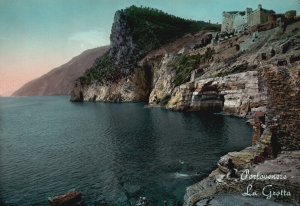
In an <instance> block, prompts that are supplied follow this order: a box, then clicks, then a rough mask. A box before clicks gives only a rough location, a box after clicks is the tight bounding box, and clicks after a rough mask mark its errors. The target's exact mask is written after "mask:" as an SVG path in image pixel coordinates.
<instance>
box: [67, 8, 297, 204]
mask: <svg viewBox="0 0 300 206" xmlns="http://www.w3.org/2000/svg"><path fill="white" fill-rule="evenodd" d="M143 12H146V13H147V15H146V17H145V18H146V19H145V18H141V19H139V18H138V17H139V16H141V14H143ZM157 12H158V13H157ZM156 15H159V16H160V18H162V17H163V19H164V21H165V23H166V22H168V21H169V20H170V18H171V19H172V18H174V17H172V16H168V15H166V14H165V13H161V12H160V11H157V10H151V9H150V10H144V9H142V8H137V7H130V8H129V9H126V10H122V11H119V12H117V13H116V16H115V20H114V24H113V27H112V35H111V49H110V51H109V52H108V53H107V54H106V55H104V56H103V57H102V58H101V59H99V60H98V61H97V62H95V64H94V66H93V67H92V68H91V69H90V70H88V71H87V72H86V73H85V75H84V76H83V77H81V78H79V79H78V80H77V82H76V84H75V86H74V88H73V91H72V95H71V100H72V101H106V102H132V101H145V102H148V103H149V105H150V106H159V107H163V108H166V109H170V110H174V111H200V112H210V113H214V112H223V113H225V114H230V115H235V116H239V117H248V118H251V119H253V121H252V123H253V127H254V133H253V141H252V142H253V146H252V147H249V148H246V149H245V150H243V151H240V152H233V153H229V154H227V155H225V156H224V157H222V158H221V160H220V161H219V164H218V168H217V169H216V170H214V171H213V172H212V173H211V174H210V175H209V177H207V178H205V179H204V180H202V181H201V182H199V183H196V184H195V185H192V186H190V187H188V188H187V192H186V195H185V197H184V202H185V203H184V204H185V205H186V206H192V205H197V203H199V205H201V204H202V203H201V201H203V200H205V199H208V198H211V197H214V196H215V195H217V194H222V193H227V192H231V193H234V194H237V195H240V194H241V193H244V191H245V188H247V186H248V185H255V187H256V188H257V189H259V190H263V188H264V187H265V186H266V185H268V184H272V185H273V189H274V190H276V191H277V192H278V191H279V190H280V189H281V188H285V189H286V190H288V191H291V194H290V196H288V197H287V196H284V197H283V196H282V195H273V196H272V198H271V199H277V200H284V201H289V202H293V203H295V202H299V198H300V196H299V194H296V193H295V191H300V188H299V185H300V184H299V182H298V181H299V179H300V177H299V172H297V170H299V160H300V157H299V149H300V139H299V138H300V89H299V88H300V87H299V86H300V85H299V84H300V81H299V79H300V78H299V77H300V61H299V60H300V30H299V28H300V21H299V18H298V17H297V18H296V17H292V18H290V17H288V16H287V17H286V19H285V20H283V18H281V20H282V21H283V22H281V21H280V22H279V23H276V24H273V23H274V22H273V23H272V22H271V23H272V26H271V27H265V26H264V25H255V28H254V27H253V28H251V30H246V27H245V28H244V29H245V30H243V32H237V33H233V34H228V33H227V34H226V33H225V34H224V33H220V32H218V31H217V27H216V26H215V25H209V24H206V25H202V27H198V29H196V30H194V29H191V28H195V27H193V26H192V27H189V26H188V27H185V29H184V30H182V31H180V33H176V32H175V31H173V30H172V29H171V30H167V31H166V33H164V32H163V30H160V29H158V28H162V27H160V26H158V24H159V23H158V22H156V21H154V22H153V21H150V20H149V19H147V16H148V17H149V18H150V17H151V19H153V17H154V16H156ZM272 15H273V14H272ZM137 19H139V20H137ZM154 19H155V18H154ZM175 19H176V18H175ZM271 20H273V19H271ZM141 21H145V22H147V24H146V23H145V22H144V23H142V22H141ZM176 21H177V23H176V24H181V23H183V21H184V22H185V23H186V24H188V25H190V26H191V25H194V24H195V22H188V21H185V20H182V19H180V18H179V19H177V20H176ZM148 23H149V24H151V25H152V26H151V27H146V28H145V27H143V26H142V25H148ZM267 24H268V22H267ZM133 25H135V26H137V27H133ZM172 26H175V25H171V26H170V28H172ZM267 26H268V25H267ZM150 28H152V29H153V28H154V29H153V30H151V29H150ZM145 31H147V32H145ZM141 34H145V35H146V36H143V35H141ZM229 158H230V159H232V160H233V162H234V164H235V165H236V166H237V169H238V170H239V171H242V170H244V169H249V171H251V173H257V172H259V171H264V172H265V173H266V174H272V173H275V174H277V173H278V174H282V175H283V174H287V177H288V178H287V179H286V180H282V181H277V180H268V181H260V182H255V181H254V180H247V181H244V180H232V179H230V178H227V177H226V169H225V168H226V162H227V161H228V159H229ZM285 168H290V169H289V170H286V169H285ZM269 189H270V188H269ZM292 191H294V192H292ZM275 193H276V192H275ZM275 193H274V194H275ZM276 194H277V193H276ZM280 194H281V193H280Z"/></svg>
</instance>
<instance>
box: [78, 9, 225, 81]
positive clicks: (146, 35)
mask: <svg viewBox="0 0 300 206" xmlns="http://www.w3.org/2000/svg"><path fill="white" fill-rule="evenodd" d="M204 29H208V30H219V29H220V25H216V24H210V23H207V22H203V21H193V20H186V19H183V18H180V17H176V16H174V15H170V14H167V13H165V12H163V11H160V10H157V9H152V8H148V7H136V6H131V7H129V8H126V9H124V10H120V11H117V13H116V16H115V22H114V25H113V27H112V35H111V47H112V48H111V52H108V53H107V54H106V55H104V56H103V57H102V58H99V59H97V60H96V61H95V63H94V65H93V66H92V67H91V68H90V69H89V70H88V71H87V72H86V74H85V76H84V77H82V78H80V80H81V82H82V83H87V84H89V83H91V82H93V81H97V82H100V83H104V82H111V81H115V80H117V79H119V78H120V77H122V76H125V75H126V74H128V71H129V73H130V71H132V69H133V67H134V64H135V63H136V61H137V60H139V59H141V58H142V57H144V56H145V55H146V54H147V53H148V52H150V51H151V50H153V49H156V48H159V47H161V46H162V45H164V44H166V43H168V42H171V41H174V40H175V39H177V38H179V37H181V36H183V35H184V34H187V33H196V32H198V31H200V30H204ZM112 36H113V38H112ZM129 39H130V40H129ZM112 51H113V52H112ZM126 59H127V60H126ZM180 61H181V63H180V65H183V66H184V65H185V60H184V59H183V60H180ZM193 61H194V60H193ZM195 61H196V64H198V63H197V62H198V60H195ZM187 64H188V66H189V67H188V68H185V67H181V66H179V67H178V70H180V69H183V71H179V73H180V74H179V77H178V80H176V81H177V82H178V84H179V83H182V82H184V81H186V78H187V77H186V76H187V73H188V71H190V70H191V69H195V65H194V64H195V62H188V63H187ZM191 64H192V65H191ZM187 70H188V71H187ZM181 73H182V74H181Z"/></svg>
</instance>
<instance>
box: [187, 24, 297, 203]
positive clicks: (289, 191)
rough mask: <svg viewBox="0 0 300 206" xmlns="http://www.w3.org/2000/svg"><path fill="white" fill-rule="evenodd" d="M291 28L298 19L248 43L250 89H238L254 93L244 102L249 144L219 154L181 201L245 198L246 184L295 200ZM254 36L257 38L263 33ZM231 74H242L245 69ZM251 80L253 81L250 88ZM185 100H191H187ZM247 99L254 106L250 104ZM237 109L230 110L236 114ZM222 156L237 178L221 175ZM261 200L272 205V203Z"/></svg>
mask: <svg viewBox="0 0 300 206" xmlns="http://www.w3.org/2000/svg"><path fill="white" fill-rule="evenodd" d="M295 27H299V23H296V24H293V25H290V26H288V29H289V32H285V33H284V32H282V30H281V29H280V28H277V29H275V30H272V31H269V32H273V34H271V35H270V34H268V36H269V37H268V38H269V39H268V40H267V41H264V43H263V44H262V45H261V46H259V45H255V44H253V46H257V47H256V50H255V51H256V54H254V55H255V56H256V59H257V63H258V64H257V66H256V68H255V71H252V72H251V73H252V74H255V76H256V77H255V78H254V79H255V80H254V81H253V78H251V77H248V78H247V79H248V80H249V82H252V83H251V85H252V86H251V88H252V89H251V90H250V91H251V92H249V91H248V92H246V90H245V91H244V92H245V93H244V92H243V93H244V94H245V95H248V94H251V93H252V94H254V96H253V95H250V96H253V97H251V98H249V100H250V101H249V103H250V104H248V105H249V108H248V109H249V111H252V110H254V111H255V112H254V113H253V116H254V121H253V124H254V125H253V126H254V131H253V146H252V147H249V148H247V149H245V150H243V151H240V152H232V153H229V154H227V155H225V156H224V157H222V158H221V159H220V161H219V162H218V167H217V169H216V170H214V171H213V172H212V173H211V174H210V175H209V177H207V178H205V179H204V180H202V181H201V182H199V183H196V184H194V185H192V186H190V187H188V188H187V192H186V195H185V198H184V202H185V205H205V204H207V202H214V199H216V200H219V198H218V195H219V194H223V193H231V194H233V196H231V197H230V198H229V200H228V201H230V199H231V200H233V199H234V198H235V197H237V196H239V197H241V196H242V195H243V194H244V195H246V196H248V197H249V196H251V195H249V194H245V193H246V192H247V188H249V185H250V186H251V191H250V193H251V192H252V191H256V193H257V195H254V196H257V197H263V198H267V199H271V200H276V201H286V202H291V203H293V204H297V203H299V200H300V196H299V193H298V191H300V188H299V185H300V184H299V180H300V176H299V163H300V156H299V147H300V139H299V137H300V132H299V131H300V130H299V128H300V122H299V115H300V112H299V110H300V92H299V88H300V87H299V77H300V76H299V75H300V64H299V60H300V53H299V48H300V47H299V46H300V41H299V34H300V33H299V30H297V29H296V30H295V29H293V28H295ZM258 35H260V37H263V33H260V34H258ZM252 48H253V47H252ZM241 57H242V56H241ZM241 57H239V58H241ZM239 58H237V59H239ZM249 59H251V58H249ZM248 63H250V62H248ZM248 65H249V64H248ZM246 73H247V72H246ZM237 75H238V76H240V77H242V76H244V75H245V73H239V74H237ZM230 76H235V75H228V76H227V77H225V78H228V77H230ZM218 78H219V77H218ZM218 78H217V79H218ZM197 81H198V82H199V81H200V82H203V81H204V82H206V81H207V79H204V80H200V79H199V80H195V82H197ZM218 82H222V81H220V80H219V81H218ZM229 82H230V81H229ZM238 82H240V80H237V81H236V83H235V84H237V83H238ZM231 83H232V82H231ZM253 85H256V86H254V87H253ZM242 88H244V89H245V88H246V87H242ZM253 89H254V90H253ZM233 91H234V90H233ZM253 92H254V93H253ZM234 93H235V92H234ZM262 94H264V96H262ZM225 95H226V94H225ZM257 95H258V96H257ZM242 99H243V98H242ZM253 100H254V102H255V103H254V102H253ZM256 100H259V101H256ZM225 102H226V98H224V111H226V109H225ZM242 102H243V101H242ZM188 103H189V105H191V103H192V101H188ZM253 103H254V105H255V106H254V107H253V106H251V104H253ZM234 105H241V106H240V110H238V111H239V112H240V111H241V109H242V108H244V107H243V106H242V105H243V104H240V103H238V104H234ZM257 106H258V107H257ZM262 106H264V107H262ZM262 108H263V109H262ZM242 111H243V110H242ZM257 111H261V112H257ZM239 112H238V113H236V114H238V115H240V114H241V113H239ZM243 114H244V113H243ZM228 159H232V160H233V162H234V164H235V166H236V169H237V170H238V171H239V175H240V177H239V178H229V177H228V176H226V173H227V172H228V169H227V167H226V165H227V163H228ZM243 171H249V174H250V175H252V177H254V176H253V175H257V174H259V175H264V176H268V175H273V177H274V175H275V176H277V177H278V176H281V177H282V176H285V177H286V178H284V179H280V178H279V179H278V178H275V179H274V178H273V179H272V178H271V179H258V180H257V179H255V178H250V179H246V180H245V179H242V178H241V177H242V172H243ZM271 177H272V176H271ZM268 185H269V186H268ZM270 185H271V186H270ZM266 186H267V189H266ZM264 191H265V192H264ZM268 195H269V196H270V197H268ZM266 204H270V205H272V204H273V203H266ZM274 204H275V203H274ZM216 205H217V203H216Z"/></svg>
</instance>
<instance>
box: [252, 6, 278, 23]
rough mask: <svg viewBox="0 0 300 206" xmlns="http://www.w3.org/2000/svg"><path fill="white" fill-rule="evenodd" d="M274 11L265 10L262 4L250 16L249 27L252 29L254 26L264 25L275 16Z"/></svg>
mask: <svg viewBox="0 0 300 206" xmlns="http://www.w3.org/2000/svg"><path fill="white" fill-rule="evenodd" d="M274 14H275V12H274V11H273V10H267V9H263V8H262V6H261V4H259V5H258V8H257V9H256V10H254V11H253V12H251V13H250V14H249V16H248V22H247V23H248V26H249V27H250V28H251V27H253V26H256V25H259V24H264V23H266V22H268V20H269V19H270V17H269V16H270V15H274Z"/></svg>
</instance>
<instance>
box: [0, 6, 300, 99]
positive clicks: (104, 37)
mask: <svg viewBox="0 0 300 206" xmlns="http://www.w3.org/2000/svg"><path fill="white" fill-rule="evenodd" d="M258 4H262V6H263V8H266V9H273V10H274V11H276V12H277V13H283V12H285V11H287V10H291V9H294V10H297V15H299V14H300V3H299V0H0V95H2V96H8V95H10V94H11V93H12V92H13V91H15V90H16V89H18V88H19V87H21V86H22V85H23V84H24V83H26V82H28V81H30V80H32V79H34V78H37V77H39V76H41V75H43V74H45V73H47V72H48V71H50V70H51V69H53V68H55V67H58V66H60V65H62V64H64V63H66V62H68V61H69V60H70V59H71V58H72V57H74V56H76V55H78V54H80V53H81V52H83V51H85V50H87V49H91V48H95V47H99V46H104V45H108V44H109V35H110V30H111V25H112V23H113V17H114V13H115V11H117V10H119V9H124V8H126V7H128V6H131V5H136V6H148V7H153V8H157V9H161V10H163V11H165V12H168V13H170V14H174V15H176V16H180V17H183V18H187V19H194V20H203V21H209V20H210V21H211V22H214V23H217V22H218V23H221V22H222V12H223V11H234V10H241V11H243V10H245V8H246V7H250V8H253V9H256V8H257V6H258Z"/></svg>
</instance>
